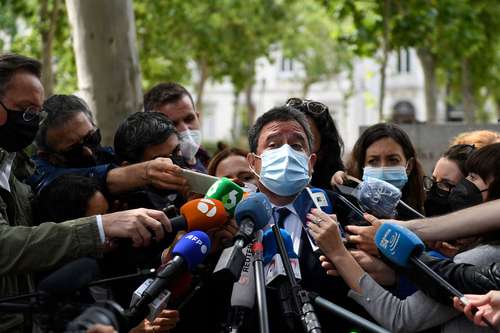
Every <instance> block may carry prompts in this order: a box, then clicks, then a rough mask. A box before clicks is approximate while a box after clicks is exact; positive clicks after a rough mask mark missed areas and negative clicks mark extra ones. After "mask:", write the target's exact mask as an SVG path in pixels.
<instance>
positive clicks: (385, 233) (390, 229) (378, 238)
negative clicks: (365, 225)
mask: <svg viewBox="0 0 500 333" xmlns="http://www.w3.org/2000/svg"><path fill="white" fill-rule="evenodd" d="M375 244H376V245H377V248H378V249H379V251H380V252H381V253H382V254H383V255H384V257H386V258H387V259H388V260H389V261H391V262H392V263H394V264H396V265H398V266H402V267H409V264H410V261H409V259H410V257H412V256H418V255H420V254H421V253H422V251H424V249H425V245H424V243H423V242H422V240H420V238H418V237H417V235H415V234H414V233H413V232H411V231H410V230H408V229H407V228H405V227H402V226H400V225H397V224H392V223H384V224H382V225H381V226H380V228H379V229H378V231H377V233H376V234H375Z"/></svg>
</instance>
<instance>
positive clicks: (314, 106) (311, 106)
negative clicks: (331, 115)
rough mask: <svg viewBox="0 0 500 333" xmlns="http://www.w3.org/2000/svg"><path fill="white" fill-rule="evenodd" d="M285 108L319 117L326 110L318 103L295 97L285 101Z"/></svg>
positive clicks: (324, 106) (323, 105)
mask: <svg viewBox="0 0 500 333" xmlns="http://www.w3.org/2000/svg"><path fill="white" fill-rule="evenodd" d="M285 105H286V106H291V107H294V108H297V109H300V110H305V112H306V113H311V114H316V115H320V114H322V113H323V112H325V111H326V110H328V108H327V106H326V105H325V104H323V103H320V102H315V101H311V100H308V99H301V98H297V97H292V98H289V99H288V100H287V101H286V104H285Z"/></svg>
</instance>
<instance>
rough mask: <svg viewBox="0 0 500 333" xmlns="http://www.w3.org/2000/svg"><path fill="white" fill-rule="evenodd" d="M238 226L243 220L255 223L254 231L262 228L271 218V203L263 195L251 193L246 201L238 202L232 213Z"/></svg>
mask: <svg viewBox="0 0 500 333" xmlns="http://www.w3.org/2000/svg"><path fill="white" fill-rule="evenodd" d="M234 216H235V217H236V222H237V223H238V225H239V224H240V223H241V221H243V220H244V219H245V218H249V219H251V220H252V221H253V222H254V223H255V228H254V230H255V231H256V230H260V229H262V228H264V227H265V226H266V225H267V224H268V223H269V219H271V216H272V207H271V203H270V202H269V200H268V199H267V197H266V196H265V195H264V194H263V193H260V192H259V193H252V194H250V195H249V196H248V197H247V198H246V199H244V200H242V201H240V202H239V203H238V205H237V206H236V211H235V212H234Z"/></svg>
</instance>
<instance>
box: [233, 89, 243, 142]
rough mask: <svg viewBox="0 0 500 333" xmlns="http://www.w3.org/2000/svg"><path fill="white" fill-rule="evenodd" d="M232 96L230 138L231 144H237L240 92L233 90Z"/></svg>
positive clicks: (239, 126)
mask: <svg viewBox="0 0 500 333" xmlns="http://www.w3.org/2000/svg"><path fill="white" fill-rule="evenodd" d="M233 87H234V85H233ZM233 96H234V100H233V121H232V126H231V138H232V140H233V144H237V142H238V140H239V138H240V129H241V122H240V121H239V108H240V98H239V97H240V92H239V91H238V90H236V89H234V94H233Z"/></svg>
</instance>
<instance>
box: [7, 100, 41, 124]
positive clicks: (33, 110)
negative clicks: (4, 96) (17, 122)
mask: <svg viewBox="0 0 500 333" xmlns="http://www.w3.org/2000/svg"><path fill="white" fill-rule="evenodd" d="M0 105H1V106H2V107H3V108H4V109H5V111H8V112H22V113H23V120H24V121H25V122H30V121H32V120H33V119H35V118H37V117H39V118H41V119H43V118H44V116H45V112H44V111H43V110H42V109H41V108H39V107H36V106H33V105H30V106H28V107H27V108H26V109H24V110H13V109H9V108H8V107H6V106H5V104H3V102H2V101H0Z"/></svg>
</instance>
